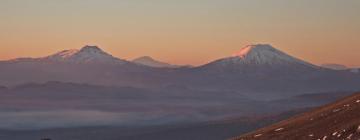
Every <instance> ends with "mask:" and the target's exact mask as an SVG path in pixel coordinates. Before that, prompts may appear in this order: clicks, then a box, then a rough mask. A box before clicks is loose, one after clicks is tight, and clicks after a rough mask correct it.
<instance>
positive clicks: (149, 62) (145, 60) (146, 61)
mask: <svg viewBox="0 0 360 140" xmlns="http://www.w3.org/2000/svg"><path fill="white" fill-rule="evenodd" d="M132 62H134V63H136V64H140V65H145V66H149V67H156V68H177V67H180V66H177V65H172V64H169V63H165V62H160V61H157V60H155V59H153V58H151V57H150V56H143V57H139V58H136V59H134V60H133V61H132Z"/></svg>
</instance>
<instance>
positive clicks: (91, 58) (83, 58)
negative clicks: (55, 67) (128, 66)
mask: <svg viewBox="0 0 360 140" xmlns="http://www.w3.org/2000/svg"><path fill="white" fill-rule="evenodd" d="M42 59H44V60H50V61H61V62H72V63H120V64H121V63H125V62H126V61H125V60H121V59H119V58H116V57H114V56H112V55H110V54H108V53H106V52H104V51H103V50H101V49H100V48H99V47H97V46H85V47H83V48H81V49H80V50H76V49H73V50H64V51H61V52H58V53H55V54H53V55H50V56H47V57H44V58H42Z"/></svg>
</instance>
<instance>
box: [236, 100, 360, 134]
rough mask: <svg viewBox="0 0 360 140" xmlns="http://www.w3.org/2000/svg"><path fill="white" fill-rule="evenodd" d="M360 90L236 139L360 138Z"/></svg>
mask: <svg viewBox="0 0 360 140" xmlns="http://www.w3.org/2000/svg"><path fill="white" fill-rule="evenodd" d="M359 116H360V93H356V94H354V95H352V96H350V97H347V98H344V99H342V100H339V101H337V102H335V103H331V104H329V105H326V106H323V107H319V108H318V109H315V110H313V111H310V112H307V113H303V114H301V115H298V116H296V117H293V118H291V119H288V120H285V121H282V122H280V123H277V124H274V125H271V126H269V127H265V128H262V129H259V130H257V131H254V132H251V133H248V134H245V135H243V136H240V137H237V138H234V139H236V140H289V139H291V140H295V139H296V140H311V139H314V140H316V139H327V140H340V139H349V140H357V139H359V138H360V118H359Z"/></svg>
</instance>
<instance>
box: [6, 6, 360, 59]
mask: <svg viewBox="0 0 360 140" xmlns="http://www.w3.org/2000/svg"><path fill="white" fill-rule="evenodd" d="M359 13H360V1H358V0H346V1H341V2H339V1H337V0H317V1H313V0H302V1H288V0H268V1H263V0H243V1H235V0H223V1H216V0H207V1H205V0H183V1H175V0H154V1H152V2H149V1H146V0H138V1H132V0H128V1H126V0H124V1H116V0H73V1H63V0H53V1H48V0H38V1H36V2H34V1H32V2H30V1H23V0H2V1H0V19H1V22H0V59H3V60H4V59H10V58H15V57H25V56H30V57H39V56H45V55H48V54H51V53H55V52H57V51H60V50H63V49H71V48H81V47H82V46H84V45H86V44H95V45H99V46H100V47H101V48H103V49H104V50H105V51H107V52H109V53H111V54H113V55H115V56H117V57H120V58H124V59H133V58H135V57H139V56H143V55H149V56H152V57H154V58H156V59H159V60H162V61H166V62H170V63H175V64H193V65H199V64H203V63H206V62H209V61H211V60H214V59H218V58H221V57H224V56H229V55H231V54H233V53H234V52H236V51H238V50H240V49H241V48H242V47H243V46H245V45H248V44H256V43H268V44H272V45H273V46H274V47H276V48H278V49H281V50H283V51H285V52H288V53H289V54H291V55H294V56H296V57H299V58H302V59H305V60H307V61H310V62H312V63H315V64H321V63H340V64H345V65H348V66H360V57H359V52H360V41H359V39H360V38H359V37H360V16H359V15H358V14H359Z"/></svg>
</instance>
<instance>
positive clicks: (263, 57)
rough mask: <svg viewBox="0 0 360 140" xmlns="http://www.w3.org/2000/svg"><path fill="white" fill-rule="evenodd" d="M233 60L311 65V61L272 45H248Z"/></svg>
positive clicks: (248, 62)
mask: <svg viewBox="0 0 360 140" xmlns="http://www.w3.org/2000/svg"><path fill="white" fill-rule="evenodd" d="M230 59H232V60H235V61H238V62H239V63H245V64H270V65H271V64H286V63H298V64H304V65H309V66H311V64H310V63H307V62H305V61H302V60H300V59H297V58H294V57H292V56H290V55H288V54H286V53H284V52H282V51H280V50H278V49H275V48H274V47H272V46H271V45H267V44H257V45H248V46H246V47H245V48H242V49H241V50H240V51H239V52H237V53H236V54H235V55H233V57H232V58H230Z"/></svg>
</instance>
